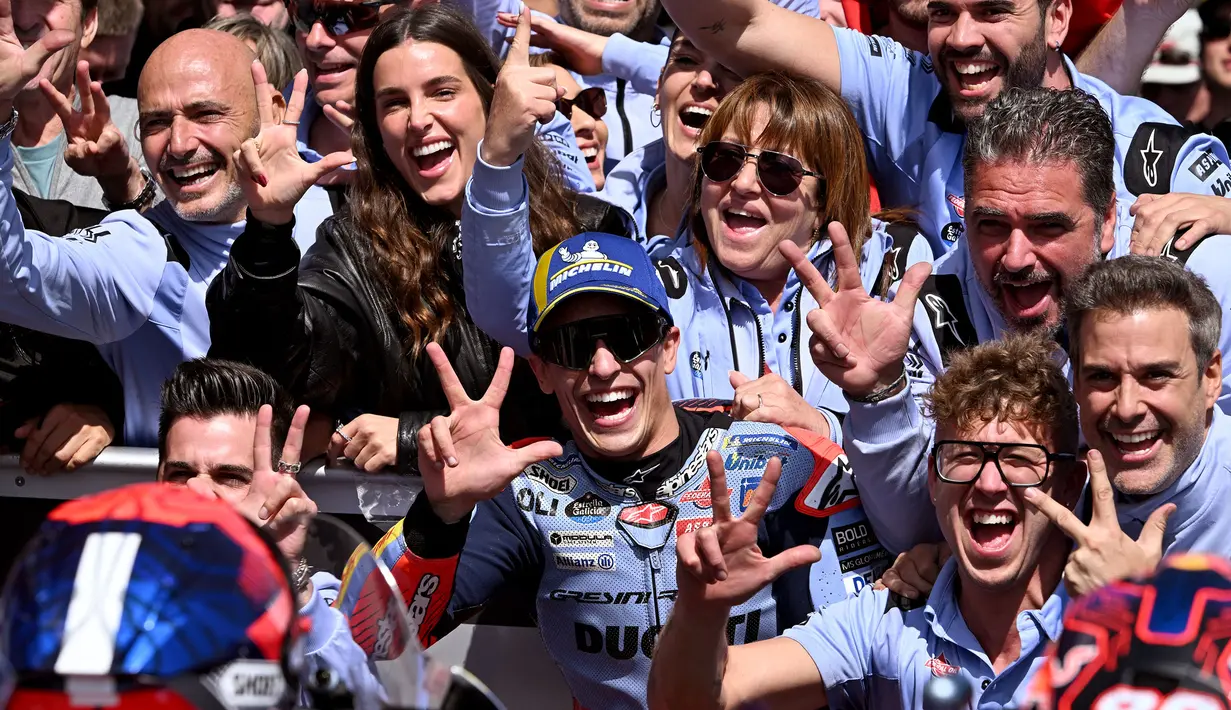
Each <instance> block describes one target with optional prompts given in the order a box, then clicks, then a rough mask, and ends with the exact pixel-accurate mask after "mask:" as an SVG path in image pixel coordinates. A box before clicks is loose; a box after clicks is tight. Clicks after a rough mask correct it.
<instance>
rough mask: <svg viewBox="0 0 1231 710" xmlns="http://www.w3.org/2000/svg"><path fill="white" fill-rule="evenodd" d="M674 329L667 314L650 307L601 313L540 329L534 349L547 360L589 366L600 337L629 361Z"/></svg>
mask: <svg viewBox="0 0 1231 710" xmlns="http://www.w3.org/2000/svg"><path fill="white" fill-rule="evenodd" d="M670 330H671V326H670V324H669V323H668V322H667V319H666V318H664V317H663V316H662V315H661V314H659V313H651V312H649V311H646V312H644V313H626V314H620V315H611V316H597V317H594V318H584V319H582V320H578V321H573V322H572V323H565V324H564V325H561V326H557V327H555V328H549V329H547V330H543V331H540V332H538V333H536V334H535V335H534V338H533V339H532V341H531V343H530V345H531V348H530V349H531V350H532V351H533V352H534V354H535V355H538V356H539V357H540V358H542V359H543V360H544V361H545V362H549V363H551V364H553V365H559V366H560V367H563V368H566V369H569V370H585V369H588V368H589V367H590V362H591V361H592V360H593V359H594V352H595V350H597V349H598V341H600V340H601V341H603V345H604V346H606V348H607V350H609V351H610V352H611V354H612V355H613V356H615V358H616V359H617V360H619V361H620V362H622V363H625V364H627V363H630V362H632V361H633V360H636V359H637V358H639V357H641V356H642V355H644V354H646V353H647V352H649V351H650V350H651V349H652V348H654V346H656V345H658V344H659V343H661V342H663V339H664V338H666V337H667V333H668V331H670Z"/></svg>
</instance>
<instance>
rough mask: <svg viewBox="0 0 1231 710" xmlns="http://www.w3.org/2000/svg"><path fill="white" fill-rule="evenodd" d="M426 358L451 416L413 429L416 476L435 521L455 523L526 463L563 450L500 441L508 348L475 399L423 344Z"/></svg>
mask: <svg viewBox="0 0 1231 710" xmlns="http://www.w3.org/2000/svg"><path fill="white" fill-rule="evenodd" d="M427 355H428V357H430V358H431V359H432V364H433V365H435V366H436V372H437V373H438V374H439V375H440V386H441V388H442V389H443V390H444V393H445V397H446V398H447V399H448V401H449V408H450V410H451V413H450V414H449V416H447V417H436V418H435V419H433V420H432V421H431V423H430V424H428V425H426V426H424V427H423V428H422V429H420V430H419V474H420V475H421V476H422V477H423V492H424V493H426V494H427V498H428V501H429V502H431V504H432V510H434V511H435V512H436V517H438V518H440V519H441V520H443V521H444V522H446V523H455V522H457V521H459V520H462V519H463V518H466V517H468V516H469V515H470V511H471V510H473V509H474V507H475V505H477V504H478V503H479V502H480V501H484V500H490V499H492V498H495V497H496V495H497V494H499V493H500V491H502V490H504V489H505V487H507V486H508V485H509V482H511V481H512V480H513V479H514V478H517V476H518V475H519V474H520V473H521V472H522V471H523V470H525V468H526V467H527V466H529V465H530V464H532V463H536V462H539V461H542V460H544V459H549V458H552V457H553V456H559V455H560V454H562V453H564V451H563V449H561V448H560V445H559V444H557V443H556V442H554V441H538V442H535V443H533V444H530V445H528V446H525V447H523V448H520V449H513V448H509V447H508V446H505V445H504V442H502V441H500V405H501V403H502V402H504V395H505V393H506V392H508V389H509V377H510V376H511V375H512V373H513V351H512V350H511V349H509V348H503V349H501V351H500V362H499V364H498V365H497V366H496V374H495V375H493V376H492V383H491V385H489V386H488V388H487V392H486V393H485V394H484V395H483V398H482V399H480V400H477V401H476V400H473V399H471V398H470V395H468V394H466V389H465V388H464V387H462V383H461V381H460V380H458V379H457V374H456V373H455V372H454V371H453V366H452V365H450V364H449V358H448V357H446V356H445V353H444V350H441V349H440V346H439V345H437V344H435V343H429V344H428V346H427Z"/></svg>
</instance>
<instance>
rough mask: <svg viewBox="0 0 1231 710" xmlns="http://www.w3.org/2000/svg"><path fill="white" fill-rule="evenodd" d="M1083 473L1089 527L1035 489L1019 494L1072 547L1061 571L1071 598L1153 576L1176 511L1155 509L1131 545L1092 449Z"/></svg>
mask: <svg viewBox="0 0 1231 710" xmlns="http://www.w3.org/2000/svg"><path fill="white" fill-rule="evenodd" d="M1086 468H1087V470H1089V472H1090V495H1091V496H1093V503H1094V515H1093V517H1092V518H1091V520H1090V524H1089V525H1086V524H1085V523H1083V522H1081V519H1080V518H1078V517H1077V516H1076V515H1074V514H1073V511H1071V510H1069V509H1068V508H1067V507H1065V506H1063V505H1061V504H1060V503H1057V502H1056V501H1055V500H1054V499H1052V497H1051V496H1049V495H1047V494H1046V493H1044V492H1043V491H1041V490H1039V489H1038V488H1027V489H1026V490H1025V494H1024V495H1025V497H1026V501H1027V502H1028V503H1030V505H1032V506H1034V507H1035V509H1037V510H1038V511H1039V512H1040V513H1042V514H1043V515H1046V516H1047V517H1048V519H1050V520H1051V521H1052V522H1053V523H1055V524H1056V527H1058V528H1060V529H1061V530H1063V531H1064V534H1066V535H1068V536H1069V537H1071V538H1072V539H1073V542H1075V543H1077V548H1076V549H1074V550H1073V552H1072V553H1071V554H1070V555H1069V563H1068V565H1067V566H1066V567H1065V568H1064V583H1065V585H1066V586H1067V587H1068V590H1069V593H1070V594H1072V595H1073V596H1081V595H1082V594H1086V593H1087V592H1092V591H1094V590H1096V589H1098V588H1099V587H1102V586H1103V585H1105V584H1107V583H1109V582H1113V581H1115V580H1117V579H1124V578H1126V577H1132V576H1135V575H1139V574H1148V573H1149V572H1151V571H1153V570H1154V568H1155V567H1157V566H1158V563H1159V560H1161V559H1162V558H1163V534H1164V533H1166V532H1167V519H1168V518H1170V517H1171V514H1172V513H1174V512H1175V504H1174V503H1167V504H1166V505H1163V506H1160V507H1159V508H1158V509H1157V510H1155V511H1154V512H1153V513H1151V514H1150V517H1149V518H1148V519H1147V520H1146V523H1145V527H1143V528H1142V530H1141V536H1140V537H1138V538H1137V539H1136V540H1134V539H1132V538H1131V537H1129V536H1128V535H1126V534H1124V531H1123V530H1122V529H1121V528H1120V520H1119V519H1118V518H1117V517H1116V503H1115V491H1114V490H1113V489H1112V487H1111V481H1110V480H1109V479H1108V477H1107V467H1106V466H1105V465H1104V464H1103V455H1102V454H1100V453H1099V452H1098V451H1096V450H1091V451H1090V453H1089V454H1087V455H1086Z"/></svg>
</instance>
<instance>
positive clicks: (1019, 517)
mask: <svg viewBox="0 0 1231 710" xmlns="http://www.w3.org/2000/svg"><path fill="white" fill-rule="evenodd" d="M927 401H928V405H929V406H930V407H931V409H932V411H933V412H934V414H935V417H936V422H937V441H936V444H935V445H934V447H933V449H932V451H931V456H930V458H929V465H928V493H929V495H930V497H931V499H932V502H933V503H934V504H935V508H936V517H937V519H938V521H939V523H940V526H941V528H942V530H943V531H944V535H945V539H946V540H947V541H948V543H949V545H950V547H951V548H952V549H953V555H952V557H951V558H950V559H949V561H948V562H947V563H945V565H944V567H943V568H942V569H941V572H940V576H939V578H938V579H937V580H936V585H935V586H934V587H933V588H932V591H931V595H930V596H929V597H928V598H927V601H926V603H925V604H924V605H922V606H921V607H918V608H914V609H911V610H903V609H901V608H899V607H898V606H897V603H896V602H897V601H898V600H896V599H894V598H892V597H891V593H890V592H889V591H888V590H871V589H869V590H865V591H864V592H863V593H862V594H860V595H859V597H857V598H855V599H850V600H847V601H845V602H842V603H840V604H836V605H833V606H831V607H829V608H828V609H823V610H820V611H818V612H817V613H815V614H813V615H811V616H810V617H809V619H808V621H807V622H806V623H805V624H802V625H800V626H797V627H795V628H793V629H790V630H789V631H787V632H786V634H785V635H784V636H783V637H781V638H775V639H771V640H767V641H761V642H758V643H755V644H750V645H746V646H743V647H739V648H730V649H728V648H726V645H725V644H722V641H721V639H722V624H723V622H724V620H725V619H726V612H727V610H728V609H730V607H731V606H733V605H735V604H739V603H741V602H742V601H743V600H744V599H747V598H748V597H749V596H750V595H752V594H754V593H756V592H757V590H758V589H760V587H761V586H763V585H764V584H765V581H764V580H766V579H772V578H773V576H774V575H775V574H777V573H779V571H780V570H782V569H784V568H789V567H790V566H792V565H794V564H798V562H797V561H796V560H785V561H780V560H778V559H777V558H775V557H771V556H770V555H772V552H773V551H771V550H766V549H764V548H763V547H761V548H760V549H758V548H757V547H756V546H755V544H754V543H752V542H751V540H752V536H751V535H749V534H748V531H749V530H751V529H753V528H754V527H755V526H756V525H757V523H758V522H759V520H758V519H757V514H759V512H760V509H759V508H757V509H755V510H750V511H749V514H748V515H745V516H740V517H738V518H733V517H732V516H731V515H730V513H731V512H733V511H719V510H718V508H717V507H716V508H715V512H714V524H713V525H712V526H710V527H707V528H704V529H702V530H701V531H700V532H698V533H696V534H695V535H692V536H689V537H688V538H686V539H683V540H681V541H680V542H679V543H678V544H677V552H678V554H679V560H680V568H681V569H680V571H679V592H678V595H677V597H676V605H675V611H674V613H673V614H672V617H671V621H670V623H668V624H667V627H666V629H664V631H663V634H662V638H661V642H660V644H659V648H658V652H657V654H656V655H655V657H654V668H653V671H652V673H651V676H650V686H649V694H650V707H651V708H672V709H674V708H682V707H687V708H692V709H697V708H738V707H749V706H752V705H755V706H757V707H762V708H814V707H818V706H821V705H829V706H830V707H836V708H918V707H921V706H922V705H923V690H924V687H925V686H926V685H927V683H928V681H929V680H931V679H932V678H933V677H939V676H945V675H959V676H962V677H963V678H964V679H965V680H966V681H967V682H968V683H969V684H970V687H971V688H972V689H973V697H972V698H971V701H972V702H971V707H979V708H998V707H1020V706H1021V705H1022V700H1023V698H1024V697H1025V694H1026V691H1027V689H1028V680H1029V678H1030V677H1031V675H1032V674H1033V673H1034V671H1035V669H1036V668H1037V667H1038V666H1039V665H1040V663H1042V660H1043V652H1044V650H1045V649H1046V648H1047V646H1048V642H1049V640H1054V639H1055V638H1056V637H1057V636H1058V635H1059V633H1060V630H1061V624H1062V617H1063V613H1064V607H1065V606H1066V604H1067V603H1068V598H1069V597H1068V593H1067V592H1066V589H1065V587H1063V586H1061V584H1060V582H1061V579H1062V575H1063V573H1064V572H1065V560H1066V558H1067V557H1068V556H1069V555H1068V553H1069V549H1070V542H1069V540H1068V539H1066V537H1065V533H1064V532H1063V531H1062V530H1061V529H1060V528H1058V527H1056V526H1054V525H1052V523H1051V521H1050V520H1049V516H1048V515H1045V514H1043V513H1041V512H1039V511H1037V510H1035V509H1034V508H1033V507H1032V506H1031V505H1030V504H1029V503H1030V502H1032V501H1034V500H1037V499H1039V498H1044V497H1046V496H1047V495H1050V496H1051V502H1052V503H1053V504H1054V506H1055V508H1056V509H1058V510H1059V511H1063V512H1064V513H1065V514H1067V515H1069V516H1070V517H1071V513H1070V509H1071V508H1072V507H1073V506H1074V505H1075V504H1076V503H1077V500H1078V497H1079V495H1080V493H1081V491H1082V487H1083V484H1084V482H1085V478H1086V477H1085V475H1083V473H1084V472H1083V471H1082V470H1081V466H1080V464H1078V463H1077V461H1076V458H1077V457H1076V456H1075V452H1076V450H1077V443H1078V441H1077V403H1076V402H1075V401H1074V398H1073V395H1072V393H1071V392H1070V391H1069V387H1068V382H1067V381H1066V379H1065V376H1064V373H1063V372H1062V371H1061V369H1060V367H1059V366H1058V365H1057V364H1056V361H1055V359H1054V358H1053V357H1052V346H1049V345H1047V344H1045V343H1044V341H1042V340H1039V339H1037V337H1036V336H1023V335H1013V336H1009V337H1007V338H1005V339H1004V340H1000V341H992V342H988V343H983V344H981V345H978V346H976V347H974V348H971V349H970V350H967V351H965V352H962V353H960V354H957V355H955V356H954V358H953V362H952V364H951V365H950V367H949V369H948V370H947V371H946V372H944V373H943V374H941V375H940V377H939V378H938V379H937V380H936V384H935V386H934V387H933V389H932V390H931V391H930V392H929V394H928V395H927ZM1083 414H1084V412H1083ZM1089 470H1090V481H1091V489H1092V496H1091V497H1092V498H1094V499H1095V501H1096V503H1095V508H1096V513H1095V517H1094V520H1093V521H1092V523H1091V527H1092V528H1094V527H1096V526H1097V527H1098V529H1100V530H1101V529H1102V528H1103V527H1106V525H1107V520H1108V518H1110V525H1111V527H1112V528H1115V527H1116V526H1115V511H1114V504H1113V503H1112V501H1111V495H1110V493H1111V485H1110V483H1109V482H1108V479H1107V474H1106V472H1105V471H1104V470H1103V466H1102V463H1101V459H1099V458H1098V455H1097V454H1094V453H1092V454H1091V458H1090V460H1089ZM767 483H768V477H767ZM762 487H767V486H766V485H764V484H763V486H762ZM756 497H757V499H763V498H764V497H765V492H764V491H758V492H757V496H756ZM1077 525H1079V526H1080V523H1077ZM1066 529H1067V528H1066ZM1073 530H1074V532H1076V531H1077V528H1073ZM1117 532H1118V530H1117ZM1162 537H1163V535H1162V530H1161V527H1160V526H1155V527H1153V528H1151V529H1150V530H1149V531H1148V532H1147V533H1143V534H1142V536H1141V538H1140V539H1139V540H1136V541H1133V540H1127V542H1126V544H1125V545H1124V548H1125V549H1127V548H1129V547H1130V546H1131V547H1134V548H1136V550H1135V554H1133V555H1131V557H1133V558H1138V557H1140V558H1146V557H1149V558H1151V559H1152V561H1153V563H1154V564H1157V562H1158V560H1159V558H1160V555H1161V552H1160V545H1161V542H1162ZM1083 549H1084V547H1083V548H1079V550H1078V552H1081V551H1082V550H1083ZM716 552H717V553H718V554H717V558H716V557H715V553H716ZM762 552H763V553H764V556H762ZM1075 555H1076V553H1075ZM1128 557H1130V555H1125V556H1124V557H1104V558H1100V563H1099V564H1096V565H1093V566H1092V567H1093V568H1094V569H1092V570H1091V571H1092V573H1096V574H1099V575H1101V576H1103V577H1107V578H1113V577H1118V576H1121V575H1123V574H1125V573H1128V572H1132V571H1136V570H1135V569H1133V568H1131V567H1126V566H1125V565H1124V564H1122V563H1124V562H1126V561H1127V560H1126V558H1128Z"/></svg>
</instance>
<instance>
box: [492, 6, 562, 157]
mask: <svg viewBox="0 0 1231 710" xmlns="http://www.w3.org/2000/svg"><path fill="white" fill-rule="evenodd" d="M563 95H564V89H562V88H560V87H559V86H557V85H556V72H555V70H553V69H552V68H551V67H532V66H530V9H529V8H522V11H521V16H520V17H519V18H518V20H517V34H515V35H514V36H513V43H512V45H510V47H509V56H508V57H506V58H505V60H504V66H503V67H501V68H500V75H499V76H497V77H496V93H495V95H494V96H493V97H492V107H491V110H490V111H488V114H487V130H486V131H485V132H484V135H483V145H482V147H481V149H480V153H482V158H483V161H484V162H485V163H487V164H489V165H495V166H497V167H502V168H503V167H508V166H510V165H512V164H513V163H515V162H517V159H518V158H520V157H521V156H522V155H523V154H524V153H525V152H526V151H527V150H528V149H529V148H530V144H531V142H532V141H533V140H534V127H535V126H536V125H537V124H540V123H543V124H546V123H549V122H550V121H551V119H552V117H553V116H555V115H556V101H557V100H558V99H559V98H560V97H561V96H563Z"/></svg>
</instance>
